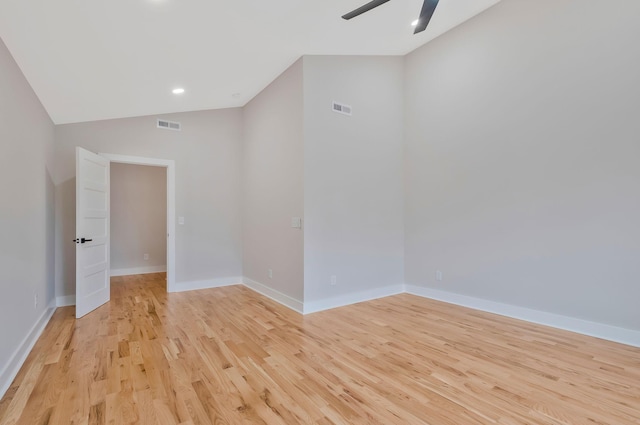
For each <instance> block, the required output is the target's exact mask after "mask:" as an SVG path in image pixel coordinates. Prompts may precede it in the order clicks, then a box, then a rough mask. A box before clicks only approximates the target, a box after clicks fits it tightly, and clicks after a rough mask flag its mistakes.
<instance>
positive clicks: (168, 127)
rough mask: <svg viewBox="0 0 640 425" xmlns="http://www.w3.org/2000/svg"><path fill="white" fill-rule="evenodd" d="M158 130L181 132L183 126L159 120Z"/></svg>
mask: <svg viewBox="0 0 640 425" xmlns="http://www.w3.org/2000/svg"><path fill="white" fill-rule="evenodd" d="M158 128H164V129H166V130H175V131H180V130H181V128H182V126H181V125H180V123H179V122H175V121H167V120H161V119H158Z"/></svg>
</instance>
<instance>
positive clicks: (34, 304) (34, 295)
mask: <svg viewBox="0 0 640 425" xmlns="http://www.w3.org/2000/svg"><path fill="white" fill-rule="evenodd" d="M33 308H38V294H33Z"/></svg>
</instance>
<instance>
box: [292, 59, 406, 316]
mask: <svg viewBox="0 0 640 425" xmlns="http://www.w3.org/2000/svg"><path fill="white" fill-rule="evenodd" d="M303 60H304V62H303V64H304V140H305V142H304V211H305V220H306V222H305V235H304V285H305V287H304V301H305V310H308V309H310V310H314V309H316V308H322V306H324V305H325V304H322V302H323V300H327V299H333V301H327V303H328V304H326V305H331V304H334V305H335V303H336V302H339V301H336V299H341V297H342V299H346V298H343V297H345V296H353V294H360V295H356V296H355V299H357V298H358V297H359V296H365V295H366V294H367V293H370V294H372V292H371V291H378V290H380V288H386V287H398V285H401V284H402V283H403V260H402V258H403V200H402V198H403V189H402V186H403V183H402V152H403V147H402V141H403V130H402V124H403V122H402V113H403V112H402V110H403V102H402V96H403V91H402V88H403V83H402V78H403V60H402V58H401V57H364V56H363V57H352V56H305V57H304V58H303ZM334 100H335V101H338V102H343V103H346V104H348V105H351V106H352V107H353V115H352V116H350V117H348V116H344V115H340V114H337V113H335V112H332V110H331V103H332V101H334ZM332 275H335V276H336V278H337V279H336V280H337V285H335V286H331V285H330V277H331V276H332ZM394 285H395V286H394ZM351 299H354V298H351Z"/></svg>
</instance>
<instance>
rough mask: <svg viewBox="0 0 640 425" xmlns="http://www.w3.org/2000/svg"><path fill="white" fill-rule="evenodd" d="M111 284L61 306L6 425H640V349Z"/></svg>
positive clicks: (468, 322) (373, 310) (428, 314)
mask: <svg viewBox="0 0 640 425" xmlns="http://www.w3.org/2000/svg"><path fill="white" fill-rule="evenodd" d="M165 284H166V281H165V277H164V274H162V273H156V274H150V275H140V276H124V277H118V278H114V279H113V280H112V300H111V302H110V303H108V304H107V305H105V306H102V307H100V308H98V309H97V310H95V311H94V312H92V313H90V314H89V315H87V316H86V317H84V318H82V319H79V320H76V319H75V317H74V309H73V308H72V307H65V308H60V309H58V310H57V311H56V312H55V313H54V315H53V317H52V319H51V321H50V323H49V324H48V325H47V327H46V329H45V331H44V332H43V334H42V336H41V337H40V339H39V340H38V342H37V343H36V345H35V347H34V349H33V351H32V352H31V354H30V355H29V357H28V358H27V360H26V362H25V364H24V366H23V367H22V369H21V370H20V372H19V373H18V375H17V377H16V379H15V381H14V382H13V383H12V385H11V386H10V388H9V390H8V391H7V393H6V394H5V396H4V398H3V399H2V400H0V425H34V424H36V425H38V424H42V425H45V424H47V425H56V424H60V425H62V424H64V425H69V424H73V425H80V424H86V425H89V424H90V425H119V424H142V425H155V424H159V425H203V424H204V425H236V424H268V425H278V424H287V425H290V424H322V425H328V424H334V425H342V424H362V425H377V424H379V425H396V424H397V425H405V424H430V425H476V424H477V425H481V424H498V425H523V424H531V425H533V424H535V425H552V424H553V425H559V424H565V425H584V424H606V425H614V424H615V425H631V424H634V425H639V424H640V349H638V348H635V347H629V346H625V345H621V344H616V343H612V342H608V341H603V340H599V339H596V338H590V337H586V336H583V335H578V334H573V333H570V332H564V331H560V330H557V329H552V328H548V327H544V326H539V325H535V324H531V323H527V322H523V321H518V320H513V319H509V318H505V317H501V316H497V315H493V314H489V313H484V312H480V311H475V310H470V309H465V308H462V307H456V306H452V305H449V304H445V303H440V302H436V301H431V300H427V299H423V298H419V297H415V296H411V295H407V294H402V295H397V296H393V297H388V298H384V299H379V300H374V301H369V302H366V303H360V304H356V305H352V306H348V307H343V308H339V309H334V310H329V311H325V312H320V313H316V314H312V315H308V316H301V315H299V314H297V313H295V312H293V311H291V310H289V309H287V308H285V307H283V306H280V305H278V304H276V303H274V302H273V301H271V300H269V299H267V298H265V297H263V296H261V295H259V294H256V293H254V292H252V291H250V290H248V289H246V288H244V287H241V286H230V287H223V288H216V289H209V290H202V291H191V292H185V293H176V294H168V293H167V292H166V290H165V288H164V285H165Z"/></svg>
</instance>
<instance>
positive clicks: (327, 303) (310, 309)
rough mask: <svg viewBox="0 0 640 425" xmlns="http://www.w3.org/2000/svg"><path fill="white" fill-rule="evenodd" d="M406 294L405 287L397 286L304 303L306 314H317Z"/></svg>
mask: <svg viewBox="0 0 640 425" xmlns="http://www.w3.org/2000/svg"><path fill="white" fill-rule="evenodd" d="M403 292H404V285H403V284H397V285H392V286H385V287H382V288H374V289H368V290H366V291H359V292H352V293H349V294H344V295H338V296H336V297H331V298H325V299H322V300H317V301H307V302H305V303H304V314H311V313H316V312H319V311H324V310H330V309H332V308H337V307H344V306H346V305H351V304H356V303H361V302H364V301H371V300H375V299H378V298H384V297H389V296H391V295H398V294H402V293H403Z"/></svg>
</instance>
